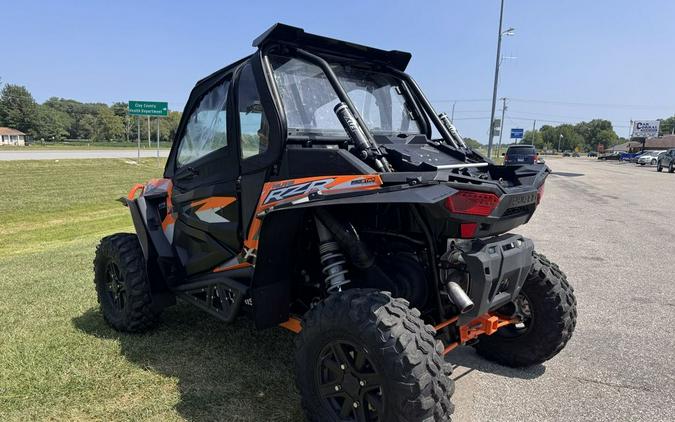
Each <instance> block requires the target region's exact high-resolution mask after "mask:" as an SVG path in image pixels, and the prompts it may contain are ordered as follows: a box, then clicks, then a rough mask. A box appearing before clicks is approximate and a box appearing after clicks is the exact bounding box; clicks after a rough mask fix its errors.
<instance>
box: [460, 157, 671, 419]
mask: <svg viewBox="0 0 675 422" xmlns="http://www.w3.org/2000/svg"><path fill="white" fill-rule="evenodd" d="M547 164H548V165H549V166H550V167H551V168H552V170H553V171H554V173H553V174H552V175H551V176H550V177H549V178H548V180H547V181H546V189H545V194H544V198H543V203H542V205H541V206H540V208H539V209H538V210H537V212H536V213H535V215H534V217H533V218H532V220H531V221H530V223H529V224H527V225H525V226H523V227H521V228H519V229H518V230H517V231H518V232H520V233H522V234H523V235H525V236H528V237H530V238H532V239H533V240H534V242H535V248H536V249H537V250H538V251H539V252H541V253H543V254H545V255H547V257H549V258H550V259H551V260H553V261H555V262H557V263H558V264H559V265H560V267H561V268H562V269H563V270H564V271H565V272H566V273H567V275H568V279H569V281H570V282H571V283H572V284H573V286H574V288H575V293H576V297H577V301H578V312H579V316H578V320H577V327H576V331H575V332H574V335H573V337H572V339H571V340H570V342H569V343H568V345H567V347H566V348H565V349H564V350H563V351H562V352H561V353H560V354H559V355H558V356H556V357H554V358H553V359H552V360H551V361H549V362H547V363H545V364H544V365H541V366H537V367H533V368H529V369H525V370H515V369H509V368H504V367H501V366H498V365H493V364H491V363H489V362H487V361H485V360H483V359H480V358H479V357H478V356H477V355H476V354H475V353H474V352H473V350H471V349H470V348H466V347H465V348H460V349H458V350H456V351H454V352H453V353H451V354H450V355H448V359H449V360H450V361H451V362H453V363H455V364H458V365H459V366H458V367H457V368H456V369H455V373H454V375H453V377H454V378H455V379H456V382H457V390H456V393H455V395H454V396H453V401H454V402H455V405H456V411H455V417H454V418H453V420H454V421H562V420H564V421H570V420H573V421H628V420H630V421H638V420H639V421H672V420H675V279H674V277H673V274H675V259H673V258H674V257H675V219H674V218H673V216H674V215H675V213H674V211H673V210H674V209H675V174H668V173H667V172H666V171H664V172H663V173H657V172H656V169H655V168H654V167H650V166H647V167H639V166H635V165H634V164H619V163H615V162H598V161H597V160H592V159H586V158H558V159H550V160H548V163H547Z"/></svg>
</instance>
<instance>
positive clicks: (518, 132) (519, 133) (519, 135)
mask: <svg viewBox="0 0 675 422" xmlns="http://www.w3.org/2000/svg"><path fill="white" fill-rule="evenodd" d="M524 133H525V129H511V139H523V134H524Z"/></svg>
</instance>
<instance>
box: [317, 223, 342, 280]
mask: <svg viewBox="0 0 675 422" xmlns="http://www.w3.org/2000/svg"><path fill="white" fill-rule="evenodd" d="M316 231H317V232H318V234H319V260H320V261H321V271H322V272H323V274H324V275H325V277H326V290H327V291H328V293H335V292H341V291H342V286H344V285H345V284H347V283H349V282H350V280H349V279H348V278H347V274H348V272H349V270H347V260H346V259H345V256H344V254H343V253H342V251H341V250H340V245H339V244H338V242H336V241H335V239H334V238H333V234H332V233H331V232H330V230H328V229H327V228H326V226H324V225H323V223H322V222H321V221H320V220H319V219H318V218H317V219H316Z"/></svg>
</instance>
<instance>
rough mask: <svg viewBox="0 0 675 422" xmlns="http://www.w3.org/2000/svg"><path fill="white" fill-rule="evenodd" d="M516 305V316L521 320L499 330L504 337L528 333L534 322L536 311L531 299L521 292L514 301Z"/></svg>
mask: <svg viewBox="0 0 675 422" xmlns="http://www.w3.org/2000/svg"><path fill="white" fill-rule="evenodd" d="M513 304H514V305H515V312H514V316H515V317H516V318H517V319H518V320H519V322H516V323H514V324H511V325H508V326H506V327H504V328H502V329H500V330H499V331H498V333H499V334H501V335H502V336H504V337H520V336H522V335H523V334H526V333H527V332H528V331H530V328H532V324H533V322H534V312H533V310H532V304H531V303H530V300H529V299H528V298H527V296H525V294H524V293H523V292H521V293H520V294H519V295H518V297H516V300H514V301H513Z"/></svg>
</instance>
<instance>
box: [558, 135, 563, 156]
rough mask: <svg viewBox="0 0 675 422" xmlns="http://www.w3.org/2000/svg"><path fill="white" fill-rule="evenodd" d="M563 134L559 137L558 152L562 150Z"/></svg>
mask: <svg viewBox="0 0 675 422" xmlns="http://www.w3.org/2000/svg"><path fill="white" fill-rule="evenodd" d="M562 138H563V134H562V133H561V134H560V138H558V152H560V141H562Z"/></svg>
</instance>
